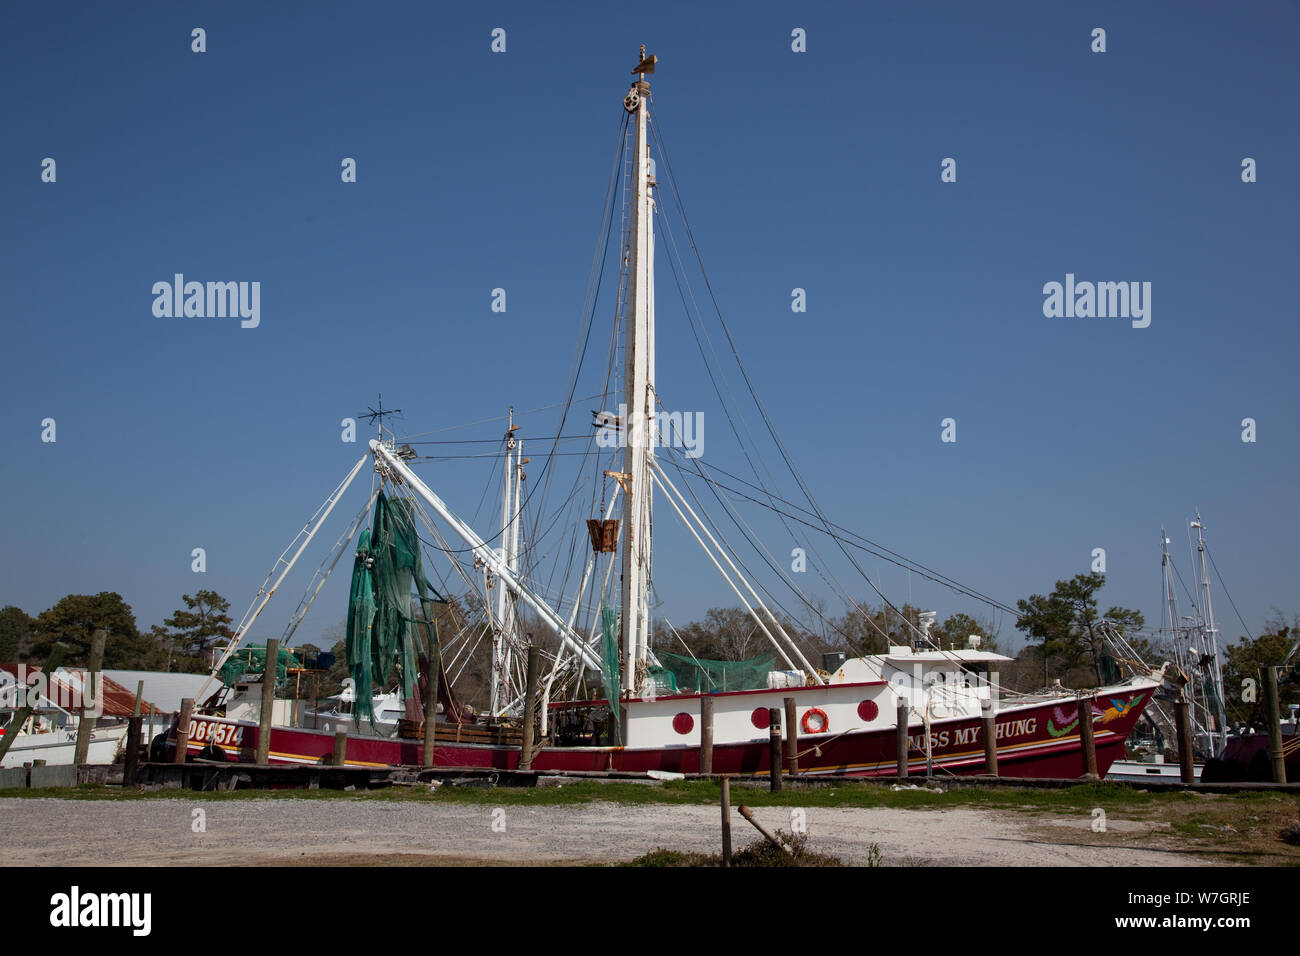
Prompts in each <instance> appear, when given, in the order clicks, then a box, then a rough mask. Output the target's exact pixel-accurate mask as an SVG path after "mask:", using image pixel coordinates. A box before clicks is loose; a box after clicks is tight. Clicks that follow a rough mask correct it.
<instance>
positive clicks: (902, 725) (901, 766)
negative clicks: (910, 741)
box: [895, 697, 910, 780]
mask: <svg viewBox="0 0 1300 956" xmlns="http://www.w3.org/2000/svg"><path fill="white" fill-rule="evenodd" d="M909 710H910V708H909V707H908V706H907V700H906V699H905V698H903V697H900V698H898V709H897V710H896V711H895V714H896V715H897V716H896V717H895V721H896V722H897V730H896V732H897V735H898V779H899V780H906V779H907V749H908V748H907V718H908V713H909Z"/></svg>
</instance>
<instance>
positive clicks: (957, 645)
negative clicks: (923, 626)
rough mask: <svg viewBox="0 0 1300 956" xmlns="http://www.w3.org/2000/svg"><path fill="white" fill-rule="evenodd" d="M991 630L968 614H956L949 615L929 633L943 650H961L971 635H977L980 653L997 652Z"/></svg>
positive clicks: (995, 639) (995, 641) (996, 643)
mask: <svg viewBox="0 0 1300 956" xmlns="http://www.w3.org/2000/svg"><path fill="white" fill-rule="evenodd" d="M992 631H993V629H992V628H991V627H990V626H989V625H988V624H984V623H981V622H980V621H977V620H976V619H975V618H973V617H971V616H970V615H969V614H963V613H962V612H960V611H959V612H957V613H956V614H953V615H950V616H949V617H948V618H947V619H946V620H945V621H944V622H943V623H942V624H940V625H938V626H936V627H934V628H933V629H932V630H931V631H930V633H931V635H933V637H934V638H935V640H937V641H938V642H939V646H940V647H942V648H944V649H945V650H961V649H962V648H964V647H966V646H967V643H968V642H969V640H970V636H971V635H972V634H977V635H979V638H980V646H979V649H980V650H981V651H993V652H994V653H996V652H997V649H998V642H997V638H996V637H995V636H994V635H993V633H992Z"/></svg>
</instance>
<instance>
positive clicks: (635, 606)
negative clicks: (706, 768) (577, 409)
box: [621, 46, 655, 696]
mask: <svg viewBox="0 0 1300 956" xmlns="http://www.w3.org/2000/svg"><path fill="white" fill-rule="evenodd" d="M654 60H655V58H654V57H651V58H649V59H647V58H646V55H645V47H644V46H642V47H641V62H640V63H638V64H637V67H636V69H634V70H633V71H632V72H633V73H635V74H636V75H637V80H636V82H635V83H633V84H632V89H631V90H630V91H629V92H628V94H627V97H626V98H625V99H624V100H623V107H624V108H625V109H626V110H627V111H628V112H629V113H631V114H632V116H633V121H634V122H635V124H636V127H635V135H634V138H633V154H632V155H633V158H634V160H635V175H636V183H635V187H636V192H635V196H634V199H633V204H632V217H631V226H632V229H631V235H630V237H629V246H630V248H629V250H628V254H629V257H630V262H629V271H630V277H629V282H628V302H627V311H626V314H625V318H624V321H625V331H624V352H625V359H626V365H625V368H624V373H623V382H624V415H625V420H624V422H623V434H624V436H625V438H626V445H625V447H624V450H623V471H624V472H625V473H626V474H627V476H628V479H629V480H628V490H627V494H626V495H625V496H624V498H623V528H624V532H623V535H622V537H623V589H622V591H623V593H622V598H623V601H622V611H623V613H622V622H621V636H622V641H621V644H622V673H623V678H622V683H623V687H624V688H625V689H626V690H627V691H628V692H629V693H630V694H631V695H632V696H639V695H640V694H641V692H642V690H643V688H644V684H645V677H646V666H645V662H646V652H647V650H648V649H649V646H650V608H649V599H648V595H649V590H650V555H651V490H650V463H651V461H652V460H653V458H654V439H655V436H654V422H655V414H654V413H655V408H654V378H655V352H654V341H655V313H654V225H653V219H654V197H653V196H652V195H651V189H652V188H653V186H654V180H653V179H652V178H651V176H650V147H649V143H648V140H647V137H646V126H647V124H648V123H649V119H650V114H649V101H650V84H649V83H647V82H646V79H645V77H646V74H647V73H652V72H654Z"/></svg>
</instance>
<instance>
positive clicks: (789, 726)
mask: <svg viewBox="0 0 1300 956" xmlns="http://www.w3.org/2000/svg"><path fill="white" fill-rule="evenodd" d="M794 712H795V706H794V698H793V697H787V698H786V699H785V764H786V769H787V770H789V771H790V776H791V777H797V776H799V728H798V727H797V725H796V724H795V722H794Z"/></svg>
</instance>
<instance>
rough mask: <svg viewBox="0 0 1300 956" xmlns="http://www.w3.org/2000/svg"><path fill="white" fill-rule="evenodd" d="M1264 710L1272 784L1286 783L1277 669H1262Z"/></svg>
mask: <svg viewBox="0 0 1300 956" xmlns="http://www.w3.org/2000/svg"><path fill="white" fill-rule="evenodd" d="M1261 670H1262V671H1263V675H1262V676H1263V678H1264V710H1265V711H1266V712H1267V716H1268V760H1269V763H1270V764H1271V765H1272V767H1273V782H1274V783H1286V754H1285V753H1284V752H1283V750H1282V716H1281V714H1280V713H1279V712H1278V700H1277V668H1276V667H1263V668H1261Z"/></svg>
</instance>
